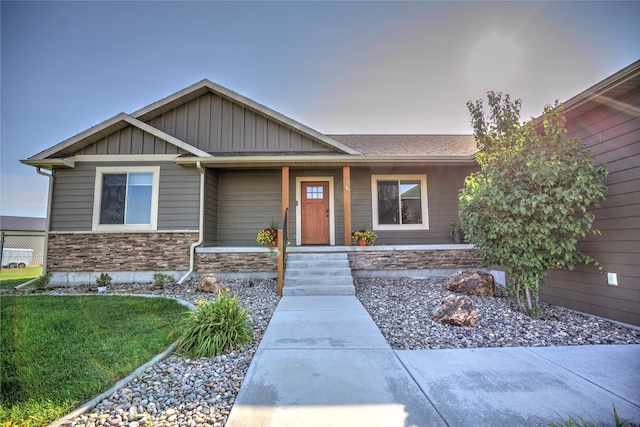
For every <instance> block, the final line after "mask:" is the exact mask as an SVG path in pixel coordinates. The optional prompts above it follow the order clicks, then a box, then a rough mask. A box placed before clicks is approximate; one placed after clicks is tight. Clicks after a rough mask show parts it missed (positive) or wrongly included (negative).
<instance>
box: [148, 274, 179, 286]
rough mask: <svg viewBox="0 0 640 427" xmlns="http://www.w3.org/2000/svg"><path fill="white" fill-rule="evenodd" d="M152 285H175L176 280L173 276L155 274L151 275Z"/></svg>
mask: <svg viewBox="0 0 640 427" xmlns="http://www.w3.org/2000/svg"><path fill="white" fill-rule="evenodd" d="M153 283H154V284H155V285H159V286H164V285H175V284H176V279H175V278H174V277H173V276H170V275H168V274H164V273H155V274H154V275H153Z"/></svg>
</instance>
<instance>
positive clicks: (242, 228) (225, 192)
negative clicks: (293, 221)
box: [217, 169, 282, 246]
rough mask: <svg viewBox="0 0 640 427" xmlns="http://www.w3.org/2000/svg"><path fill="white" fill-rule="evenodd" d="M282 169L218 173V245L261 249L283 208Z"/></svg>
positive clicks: (224, 171) (223, 171) (222, 171)
mask: <svg viewBox="0 0 640 427" xmlns="http://www.w3.org/2000/svg"><path fill="white" fill-rule="evenodd" d="M281 181H282V174H281V172H280V169H266V170H220V171H218V229H217V235H218V246H258V243H257V242H256V237H257V234H258V231H260V230H261V229H263V228H266V227H267V225H268V221H269V218H276V219H279V218H280V216H281V209H282V204H281V203H282V195H281Z"/></svg>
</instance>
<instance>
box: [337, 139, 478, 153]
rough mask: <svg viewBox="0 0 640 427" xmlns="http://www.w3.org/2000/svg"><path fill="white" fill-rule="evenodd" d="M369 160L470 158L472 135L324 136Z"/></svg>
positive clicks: (474, 148)
mask: <svg viewBox="0 0 640 427" xmlns="http://www.w3.org/2000/svg"><path fill="white" fill-rule="evenodd" d="M327 136H329V137H330V138H333V139H335V140H336V141H338V142H341V143H342V144H345V145H348V146H349V147H351V148H354V149H356V150H358V151H360V152H361V153H362V154H365V155H371V156H473V155H474V154H475V153H477V152H478V147H477V145H476V140H475V138H474V137H473V135H327Z"/></svg>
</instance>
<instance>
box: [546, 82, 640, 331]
mask: <svg viewBox="0 0 640 427" xmlns="http://www.w3.org/2000/svg"><path fill="white" fill-rule="evenodd" d="M620 101H622V102H625V103H627V104H629V105H631V106H635V107H636V111H637V108H638V107H640V88H638V89H636V90H635V91H633V92H632V93H629V94H628V95H627V96H626V97H625V98H623V99H621V100H620ZM568 129H569V131H570V136H572V137H578V138H581V139H582V140H583V142H584V144H585V146H586V148H588V149H589V150H591V151H592V152H593V153H594V154H595V159H596V163H598V164H606V166H607V168H608V169H609V170H610V174H609V176H608V177H607V185H608V191H607V199H606V200H605V202H604V203H603V204H602V206H601V207H599V208H598V209H594V210H593V212H594V213H595V215H596V221H595V224H594V227H595V228H597V229H599V230H600V231H601V233H602V234H601V235H599V236H589V237H588V238H587V239H585V241H583V242H581V243H580V246H579V247H580V248H581V250H583V251H584V252H586V253H588V254H589V255H591V256H593V257H594V258H596V259H597V260H598V261H600V263H601V265H602V268H603V270H604V272H603V273H600V272H599V271H598V270H597V268H595V267H593V266H578V267H577V268H576V270H575V271H573V272H570V271H551V272H550V274H549V277H548V278H547V280H546V285H545V287H543V289H542V290H541V296H542V299H543V301H547V302H551V303H553V304H557V305H561V306H565V307H569V308H572V309H575V310H580V311H584V312H588V313H592V314H595V315H598V316H603V317H607V318H611V319H615V320H619V321H622V322H626V323H631V324H635V325H640V117H638V113H637V112H635V113H634V112H633V111H632V110H631V108H629V109H627V110H626V111H619V110H617V109H612V108H606V107H601V108H598V109H597V110H594V111H592V112H590V113H588V114H586V115H584V116H581V117H578V118H577V119H575V120H572V121H570V122H569V123H568ZM607 272H614V273H617V274H618V286H610V285H608V284H607V274H606V273H607Z"/></svg>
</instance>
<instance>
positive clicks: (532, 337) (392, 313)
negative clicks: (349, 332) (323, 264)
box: [355, 277, 640, 350]
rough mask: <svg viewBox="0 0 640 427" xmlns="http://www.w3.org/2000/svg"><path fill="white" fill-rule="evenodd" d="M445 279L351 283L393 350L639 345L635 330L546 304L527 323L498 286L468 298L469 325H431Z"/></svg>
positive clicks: (358, 281)
mask: <svg viewBox="0 0 640 427" xmlns="http://www.w3.org/2000/svg"><path fill="white" fill-rule="evenodd" d="M449 280H451V278H442V277H437V278H426V279H356V280H355V286H356V296H357V297H358V299H360V301H361V302H362V304H363V305H364V306H365V308H366V309H367V311H368V312H369V314H370V315H371V317H372V318H373V320H374V322H375V323H376V325H378V328H379V329H380V331H382V334H383V335H384V337H385V338H386V339H387V341H388V342H389V344H390V345H391V347H392V348H393V349H395V350H425V349H438V348H474V347H536V346H568V345H587V344H640V330H638V329H633V328H628V327H625V326H622V325H620V324H618V323H616V322H612V321H609V320H605V319H602V318H599V317H595V316H589V315H586V314H582V313H578V312H575V311H572V310H568V309H564V308H561V307H557V306H553V305H549V304H545V303H541V313H540V317H539V318H537V319H532V318H530V317H528V316H526V315H524V314H523V313H521V312H520V311H519V310H518V307H517V305H516V302H515V298H514V297H512V296H509V295H507V293H506V291H505V289H504V288H503V287H501V286H496V297H478V296H471V295H470V296H469V298H471V299H472V301H473V306H474V307H475V308H477V309H478V320H477V322H476V324H475V325H474V326H472V327H460V326H454V325H447V324H442V323H438V322H434V321H433V320H431V318H430V317H429V315H430V313H431V311H432V310H433V309H434V308H436V307H437V306H438V305H439V303H440V301H442V299H443V298H444V297H446V296H448V295H451V294H452V293H453V292H451V291H447V290H445V289H444V284H445V283H447V282H448V281H449Z"/></svg>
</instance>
